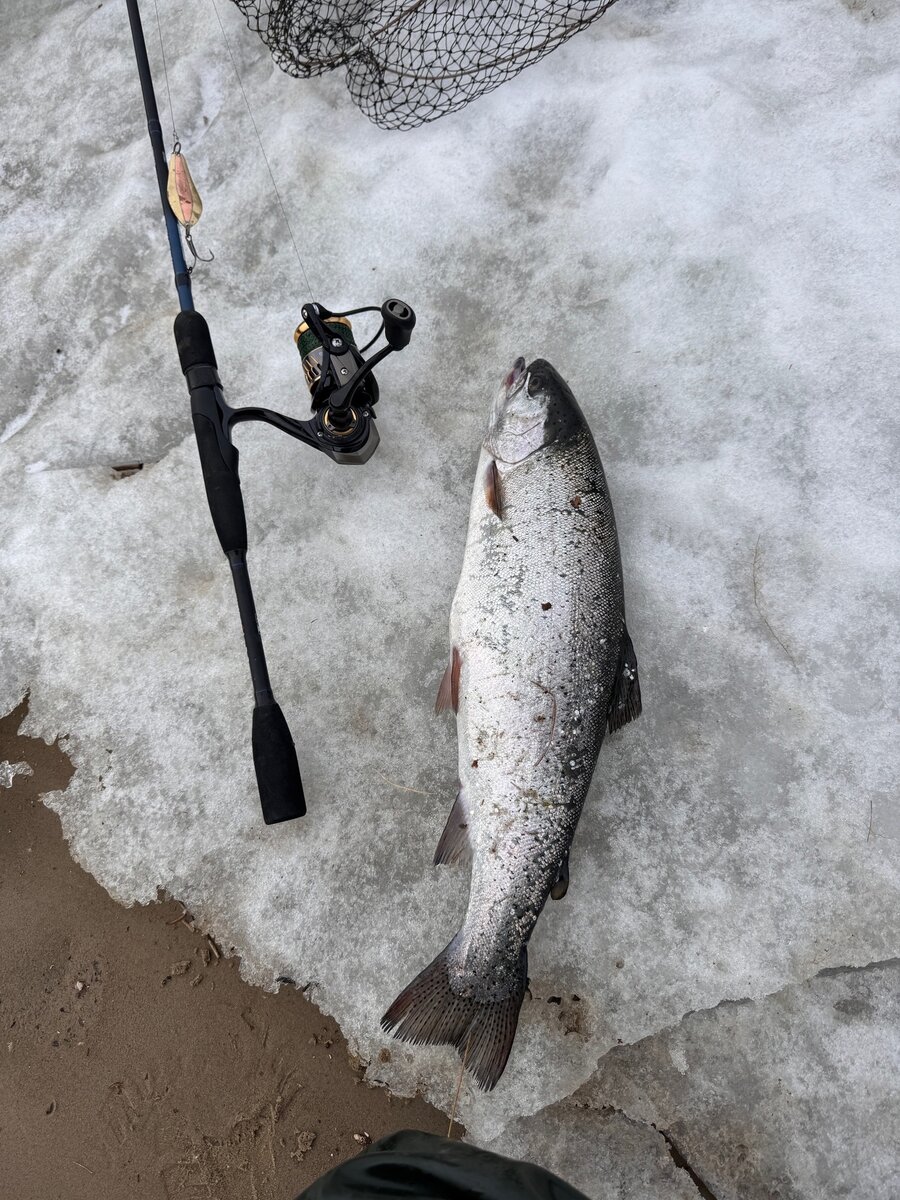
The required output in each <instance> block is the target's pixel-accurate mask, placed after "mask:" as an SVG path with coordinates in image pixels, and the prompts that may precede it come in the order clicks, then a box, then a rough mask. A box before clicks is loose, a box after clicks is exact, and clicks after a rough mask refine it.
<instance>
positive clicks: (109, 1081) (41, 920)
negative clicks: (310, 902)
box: [0, 705, 447, 1200]
mask: <svg viewBox="0 0 900 1200" xmlns="http://www.w3.org/2000/svg"><path fill="white" fill-rule="evenodd" d="M24 713H25V706H24V705H23V706H22V707H20V708H19V709H18V710H16V711H15V712H14V713H11V714H10V715H9V716H7V717H5V718H4V719H3V720H2V721H0V761H2V760H3V759H8V760H9V761H10V762H20V761H25V762H27V763H29V765H30V766H31V767H32V768H33V771H34V774H33V775H31V776H27V775H18V776H16V777H15V779H14V780H13V783H12V787H10V788H8V789H7V788H0V839H2V840H0V939H2V946H3V961H4V968H3V974H2V979H0V1026H2V1030H3V1037H2V1042H0V1063H2V1069H0V1162H2V1164H3V1167H2V1171H3V1192H4V1194H5V1195H9V1196H15V1197H16V1198H17V1200H56V1198H57V1197H59V1198H60V1200H63V1198H64V1200H82V1198H83V1200H126V1198H127V1200H133V1198H134V1197H136V1196H140V1197H141V1200H173V1198H175V1197H180V1198H183V1200H193V1198H194V1197H197V1198H198V1200H199V1198H200V1197H210V1196H215V1197H216V1198H217V1200H230V1198H231V1197H235V1198H237V1197H241V1200H253V1198H256V1200H266V1198H268V1197H272V1198H279V1200H281V1198H287V1197H293V1196H295V1195H296V1194H297V1193H298V1192H299V1191H300V1190H301V1189H302V1188H303V1187H305V1186H306V1185H307V1184H308V1183H309V1182H310V1181H311V1180H313V1179H315V1178H316V1177H317V1176H319V1175H321V1174H322V1173H323V1172H325V1171H326V1170H328V1169H329V1168H330V1167H332V1166H334V1165H335V1164H336V1163H338V1162H340V1161H341V1160H342V1159H345V1158H348V1157H350V1156H352V1155H353V1154H354V1153H357V1152H358V1151H359V1150H360V1149H361V1147H362V1144H363V1143H364V1142H366V1141H368V1140H369V1139H372V1140H374V1139H377V1138H379V1137H382V1136H383V1135H384V1134H386V1133H389V1132H391V1131H392V1130H396V1129H400V1128H417V1129H425V1130H430V1131H433V1132H440V1133H446V1131H447V1119H446V1117H445V1116H443V1114H441V1113H439V1112H437V1111H436V1110H435V1109H433V1108H431V1107H430V1106H428V1105H426V1104H425V1103H424V1102H422V1101H420V1100H415V1101H408V1100H400V1099H397V1098H395V1097H392V1096H391V1095H390V1094H389V1093H387V1092H386V1091H383V1090H376V1089H372V1088H369V1087H368V1086H367V1085H366V1084H365V1083H363V1082H362V1080H361V1071H360V1069H359V1067H358V1065H357V1064H355V1063H354V1061H353V1060H352V1059H351V1057H350V1056H349V1054H348V1051H347V1047H346V1043H345V1041H344V1039H343V1038H342V1036H341V1033H340V1030H339V1029H338V1027H337V1026H336V1025H335V1024H334V1022H333V1021H330V1020H328V1019H327V1018H325V1017H323V1016H322V1014H321V1013H320V1012H319V1011H318V1009H316V1007H315V1006H314V1005H313V1004H312V1003H310V1002H309V1001H308V1000H307V999H306V998H305V997H304V996H303V995H302V994H301V993H299V992H298V991H296V990H294V989H292V988H290V987H284V988H282V990H281V991H280V992H279V993H278V994H277V995H271V994H268V993H265V992H262V991H260V990H258V989H256V988H253V987H250V986H249V985H248V984H246V983H245V982H244V981H243V980H241V978H240V977H239V974H238V963H237V961H236V960H235V959H229V958H225V957H220V955H219V951H218V948H217V947H216V946H215V945H214V943H212V942H211V941H210V939H208V938H207V937H206V936H204V935H203V933H202V931H200V930H197V929H193V928H191V922H190V917H189V914H188V916H187V917H186V919H184V920H181V921H179V917H180V915H181V914H182V912H183V909H182V906H181V905H180V904H178V903H177V902H175V901H171V900H170V901H167V902H165V903H159V904H153V905H148V906H143V907H134V908H122V907H121V906H119V905H117V904H116V903H115V902H114V901H113V900H112V899H111V898H110V897H109V895H108V894H107V893H106V892H105V891H104V890H103V889H102V888H101V887H100V886H99V885H98V884H97V883H96V882H95V881H94V879H93V878H92V877H91V876H90V875H88V874H87V873H86V872H85V871H83V870H82V869H81V868H80V867H79V866H78V865H77V864H76V863H75V862H73V860H72V858H71V857H70V855H69V852H68V849H67V847H66V843H65V841H64V840H63V837H62V834H61V832H60V826H59V820H58V818H57V817H56V816H55V815H54V814H53V813H51V812H50V811H49V810H48V809H47V808H45V807H44V805H43V804H41V803H40V800H39V795H40V794H41V793H42V792H46V791H49V790H52V789H58V788H62V787H65V785H66V783H67V782H68V779H69V778H70V776H71V773H72V768H71V765H70V764H69V761H68V759H67V758H66V755H65V753H64V751H63V749H62V748H61V747H60V746H59V745H55V746H47V745H46V744H45V743H44V742H43V741H41V740H39V739H34V738H25V737H20V736H18V734H17V730H18V728H19V724H20V722H21V720H22V717H23V716H24Z"/></svg>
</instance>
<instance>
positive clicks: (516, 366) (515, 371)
mask: <svg viewBox="0 0 900 1200" xmlns="http://www.w3.org/2000/svg"><path fill="white" fill-rule="evenodd" d="M527 376H528V371H527V370H526V368H525V359H524V358H523V357H522V356H521V354H520V355H519V357H518V358H517V359H516V361H515V362H514V363H513V365H512V370H511V371H509V372H508V373H507V375H506V376H505V378H504V380H503V387H502V389H501V390H502V391H504V392H505V393H506V395H505V397H504V399H505V400H509V399H511V398H512V397H513V396H514V395H515V394H516V392H517V391H518V390H519V389H520V388H521V387H522V386H523V385H524V383H525V381H526V378H527Z"/></svg>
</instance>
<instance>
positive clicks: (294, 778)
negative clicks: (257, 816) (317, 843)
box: [253, 701, 306, 825]
mask: <svg viewBox="0 0 900 1200" xmlns="http://www.w3.org/2000/svg"><path fill="white" fill-rule="evenodd" d="M253 765H254V766H255V767H256V782H257V784H258V786H259V801H260V804H261V805H262V813H263V820H264V821H265V823H266V824H267V825H277V824H278V823H279V822H280V821H292V820H293V819H294V818H295V817H302V816H303V815H304V814H305V812H306V800H305V798H304V795H303V784H302V782H301V780H300V767H299V765H298V764H297V751H296V749H295V748H294V740H293V738H292V737H291V731H290V729H289V728H288V723H287V721H286V720H285V719H284V713H283V712H282V711H281V708H280V707H279V705H278V704H276V703H275V702H274V701H273V702H272V703H271V704H266V705H257V706H256V708H254V710H253Z"/></svg>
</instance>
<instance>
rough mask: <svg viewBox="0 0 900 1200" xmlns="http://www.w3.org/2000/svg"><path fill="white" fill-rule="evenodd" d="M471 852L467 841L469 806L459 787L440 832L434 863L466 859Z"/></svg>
mask: <svg viewBox="0 0 900 1200" xmlns="http://www.w3.org/2000/svg"><path fill="white" fill-rule="evenodd" d="M471 854H472V843H471V842H470V841H469V808H468V805H467V804H466V797H465V792H464V791H463V789H462V788H460V789H459V791H458V792H457V795H456V799H455V800H454V801H453V807H452V808H451V809H450V816H449V817H448V818H447V824H446V825H445V826H444V832H443V833H442V834H441V840H440V841H439V842H438V844H437V850H435V852H434V865H435V866H436V867H439V866H441V865H442V864H444V863H446V864H448V865H449V864H453V863H458V862H462V861H463V860H464V859H468V858H469V857H471Z"/></svg>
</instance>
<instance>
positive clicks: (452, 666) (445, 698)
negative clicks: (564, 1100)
mask: <svg viewBox="0 0 900 1200" xmlns="http://www.w3.org/2000/svg"><path fill="white" fill-rule="evenodd" d="M461 670H462V656H461V655H460V653H459V651H458V650H457V648H456V647H455V646H454V647H453V653H452V654H451V655H450V662H449V663H448V664H447V670H446V671H445V672H444V677H443V679H441V683H440V687H439V688H438V694H437V699H436V700H435V702H434V711H435V712H436V713H441V712H445V711H446V710H447V709H448V708H452V709H453V711H454V712H459V675H460V671H461Z"/></svg>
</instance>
